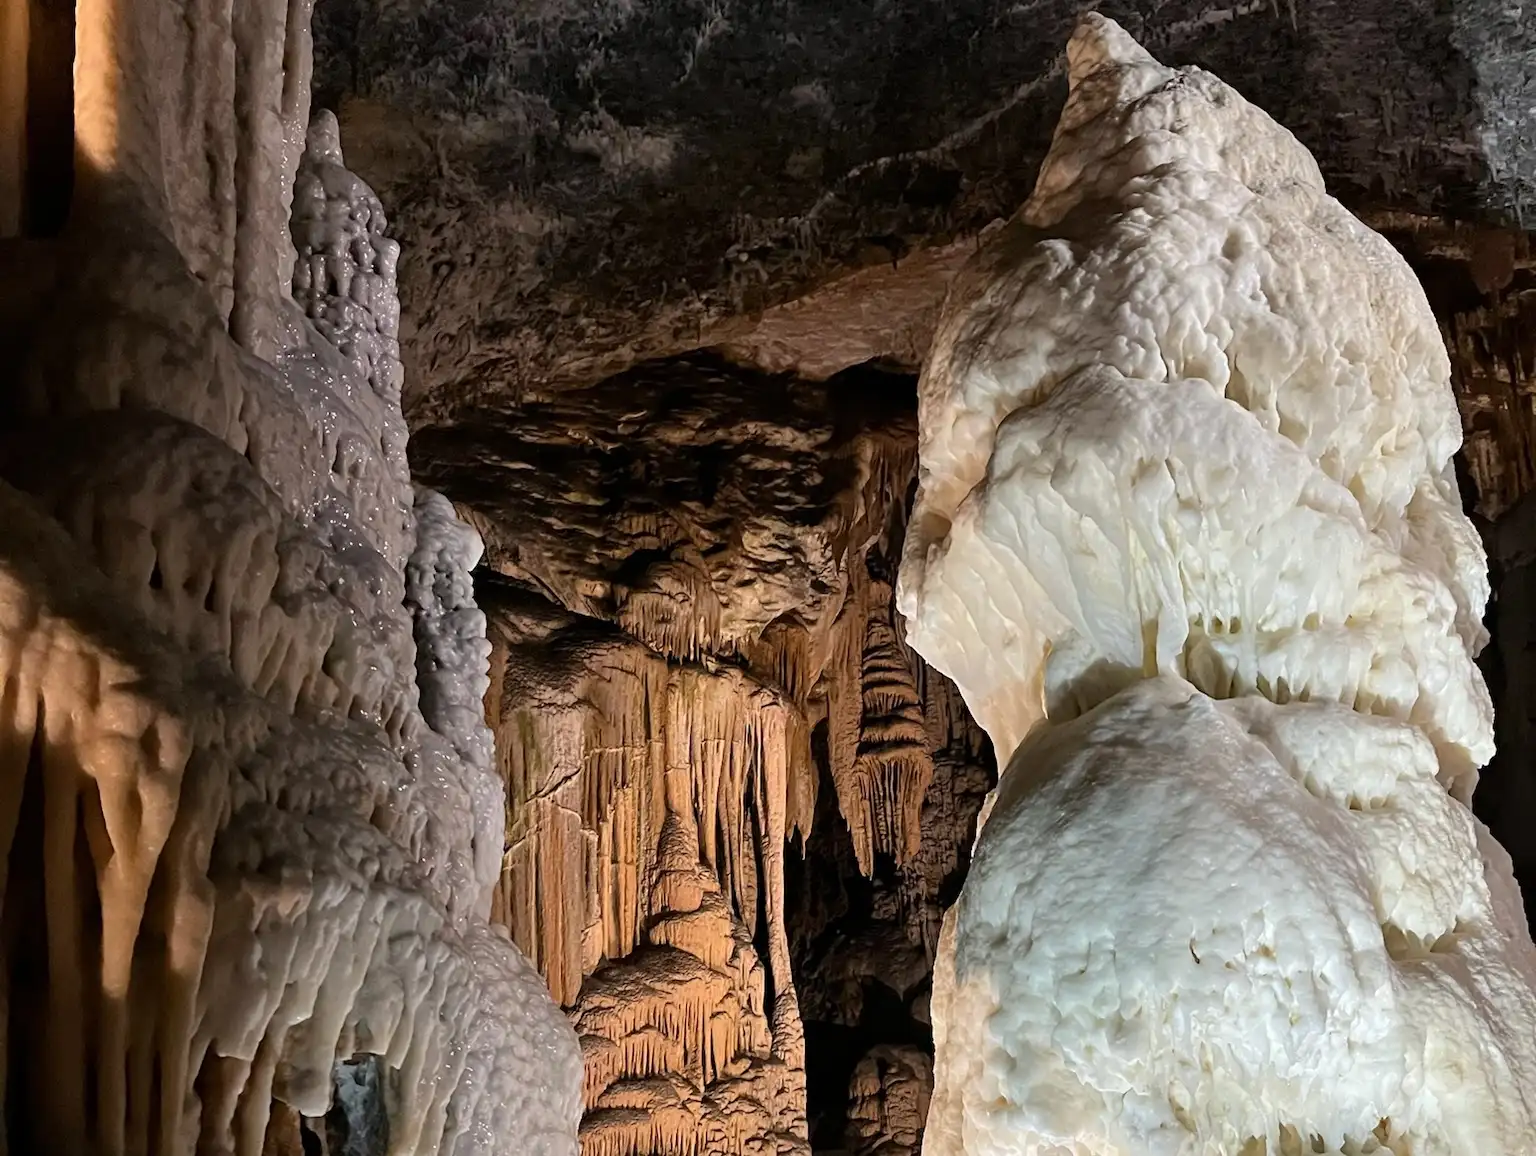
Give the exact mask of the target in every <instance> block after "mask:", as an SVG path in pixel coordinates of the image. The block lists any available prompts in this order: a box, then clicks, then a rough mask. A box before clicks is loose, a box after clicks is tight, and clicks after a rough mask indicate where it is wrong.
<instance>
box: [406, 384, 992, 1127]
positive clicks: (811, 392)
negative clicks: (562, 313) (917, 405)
mask: <svg viewBox="0 0 1536 1156" xmlns="http://www.w3.org/2000/svg"><path fill="white" fill-rule="evenodd" d="M912 401H913V399H912V394H911V381H910V379H909V378H905V377H902V376H900V375H893V374H889V373H884V372H881V371H878V370H875V369H863V370H858V371H855V372H852V373H849V374H845V375H843V376H841V377H840V378H837V379H835V380H833V381H832V382H829V383H824V384H818V383H813V382H808V381H802V380H798V379H796V378H794V377H792V376H787V375H777V376H772V375H766V374H762V373H758V372H752V371H743V370H741V369H739V368H734V367H732V366H730V365H728V364H726V363H724V362H721V361H719V360H718V359H710V358H689V359H682V360H679V361H673V362H660V363H653V364H648V365H646V366H642V367H638V368H637V369H635V370H633V371H631V372H629V373H626V374H624V375H622V376H620V377H618V378H615V379H611V380H608V381H605V382H602V383H600V384H598V385H596V386H594V387H592V388H590V389H587V390H582V391H576V392H574V393H562V394H558V395H554V396H551V397H549V398H546V399H541V400H534V399H530V400H526V401H524V402H523V403H522V404H521V405H518V406H516V407H513V408H511V409H508V410H505V411H503V412H500V413H497V414H495V415H494V416H493V415H491V414H486V415H483V416H482V419H481V420H476V421H473V422H469V423H465V424H464V425H461V426H454V427H438V428H433V429H429V430H424V431H423V432H422V433H421V434H419V435H418V438H417V440H416V441H415V442H414V443H413V452H414V453H415V454H416V455H417V459H416V460H417V464H418V467H419V468H420V469H421V471H422V473H423V476H424V477H425V478H427V479H428V480H430V481H432V482H433V484H436V485H440V486H441V487H442V488H443V489H444V491H445V492H446V493H447V494H449V495H450V496H451V497H453V498H454V499H455V501H457V502H459V503H460V504H461V508H462V509H463V510H464V516H465V517H466V518H467V519H468V520H469V521H471V522H472V523H473V524H474V525H476V526H477V527H479V528H480V530H481V533H482V534H483V536H484V539H485V541H486V543H487V563H488V566H489V568H490V569H491V570H492V571H493V572H494V573H496V574H499V576H500V578H499V580H493V579H492V578H491V577H487V578H486V579H485V580H483V581H482V582H481V597H482V600H483V603H484V605H485V607H486V611H487V614H488V617H489V622H490V628H489V638H490V642H491V647H492V655H491V683H490V689H489V693H488V695H487V699H486V706H487V715H488V717H489V718H490V720H491V725H492V729H493V730H494V732H495V735H496V759H497V765H498V768H499V770H500V773H501V777H502V780H503V782H504V783H505V785H506V790H507V798H508V812H507V815H508V819H507V830H508V837H507V850H506V854H505V856H504V859H503V866H502V874H501V881H500V884H499V886H498V889H497V893H496V897H495V900H494V902H493V912H494V917H495V918H497V919H498V920H500V921H503V922H504V923H505V924H506V925H507V926H508V927H509V928H510V929H511V932H512V935H513V938H514V939H515V940H516V941H517V942H518V944H519V945H520V946H521V947H522V948H523V950H524V951H525V952H526V953H527V955H528V956H529V958H530V959H531V960H532V961H533V962H534V964H535V966H537V967H538V968H539V969H540V971H541V972H542V973H543V974H544V976H545V977H546V979H547V980H548V982H549V984H550V987H551V990H552V991H553V992H554V994H555V996H556V999H557V1000H558V1001H559V1002H560V1003H561V1004H562V1005H564V1006H565V1007H567V1009H568V1011H569V1014H570V1016H571V1018H572V1021H573V1022H574V1023H575V1025H576V1028H577V1031H578V1033H579V1034H580V1036H581V1040H582V1048H583V1054H584V1057H585V1061H586V1105H587V1114H586V1116H585V1119H584V1121H583V1124H582V1133H581V1134H582V1142H583V1148H584V1151H587V1152H589V1153H590V1154H592V1156H632V1154H639V1153H681V1152H690V1153H691V1152H696V1151H699V1152H703V1151H707V1152H736V1151H758V1150H769V1149H772V1150H779V1151H786V1152H788V1151H804V1150H805V1149H806V1147H807V1142H808V1138H809V1137H808V1130H807V1126H808V1121H807V1099H806V1078H807V1058H806V1048H805V1030H806V1029H805V1025H804V1019H803V1010H802V1009H803V1005H802V1000H801V997H800V994H799V986H800V982H801V980H800V977H801V976H807V977H809V981H810V982H811V983H812V984H813V987H814V991H813V997H814V999H815V1000H816V1001H817V1007H816V1015H817V1016H818V1017H821V1016H825V1015H834V1016H835V1015H836V1014H838V1013H837V1012H836V1011H833V1010H831V1009H832V1008H833V1007H834V1005H835V1003H836V1000H833V1001H831V1002H829V1001H828V1000H827V998H826V988H825V987H824V986H823V985H824V983H825V980H824V973H822V972H820V971H816V970H811V969H806V968H804V967H803V966H802V965H803V964H804V963H805V962H806V958H807V957H806V940H807V938H808V937H809V936H812V935H815V934H819V933H821V932H823V931H824V930H826V928H827V922H826V921H821V922H817V920H816V918H815V917H814V916H812V917H811V919H810V922H807V918H806V915H805V911H804V906H805V903H806V902H807V899H806V891H805V880H806V879H807V878H808V877H810V876H811V875H814V876H816V878H817V879H818V880H819V879H820V877H821V875H822V873H823V872H828V871H829V872H831V873H832V877H833V878H834V879H836V878H838V875H837V872H838V871H841V870H844V869H845V870H846V871H847V873H848V874H849V876H850V877H851V878H850V880H849V883H850V885H853V886H858V884H856V883H853V880H861V881H865V882H867V881H868V877H870V876H875V877H876V878H877V879H879V880H880V882H879V884H878V886H879V887H880V888H881V889H882V892H883V893H884V894H886V896H887V899H886V901H885V902H884V905H883V907H882V910H881V911H880V913H879V915H878V918H879V919H880V920H883V921H885V922H886V923H887V924H889V926H890V927H891V929H892V930H893V932H894V935H895V937H896V939H897V940H899V941H901V942H903V943H905V944H907V950H908V951H909V952H914V953H915V954H914V956H913V958H914V959H915V960H916V961H917V963H916V973H917V977H918V979H917V982H918V985H919V986H920V985H921V977H922V975H924V974H925V973H926V970H927V963H926V955H925V952H926V950H928V948H931V944H932V942H933V940H934V939H936V935H937V919H938V906H939V902H940V890H941V882H942V879H943V878H945V877H947V875H948V874H950V873H952V872H953V870H954V864H953V863H952V862H950V861H949V859H947V858H946V856H949V857H951V858H952V857H955V856H957V855H963V854H964V850H965V849H966V848H968V843H969V835H968V833H965V832H963V828H964V827H965V823H966V818H965V816H963V815H959V814H952V813H951V812H958V811H963V810H964V809H965V808H964V804H957V805H956V806H953V807H951V808H950V809H949V810H946V809H944V807H943V804H942V802H941V803H940V804H939V805H938V806H937V809H936V808H935V806H934V805H932V803H933V800H935V799H936V798H942V799H943V800H949V801H951V802H954V800H953V799H952V797H951V793H950V792H947V791H940V792H935V791H934V790H932V789H931V788H930V781H931V780H935V775H936V773H937V780H936V781H939V782H941V783H944V784H947V783H949V782H950V781H951V779H954V778H955V777H956V776H957V774H959V772H958V771H957V767H958V765H959V764H961V763H966V762H971V763H976V764H982V763H983V761H984V755H983V752H982V750H981V747H982V745H983V743H982V740H981V739H980V737H979V734H978V732H976V731H975V730H974V728H971V727H969V725H968V719H967V718H966V717H965V716H964V712H963V708H961V707H959V704H958V699H957V698H956V697H955V696H954V693H953V690H952V688H949V687H948V684H947V683H945V682H944V680H942V679H941V678H939V677H938V676H937V675H934V674H933V673H932V672H930V671H927V670H926V669H925V668H923V666H922V664H921V662H920V661H918V660H917V659H916V656H915V655H913V654H912V653H911V651H910V650H908V649H907V648H906V646H905V645H904V642H903V640H902V637H901V633H900V626H899V622H898V620H897V619H896V618H895V617H894V610H893V605H892V602H893V593H892V587H891V577H892V575H891V564H892V563H891V560H892V559H893V558H894V557H895V556H896V554H897V552H898V551H899V549H900V543H901V537H902V534H903V532H904V522H905V508H906V499H907V493H908V491H909V488H910V484H911V479H912V470H913V450H914V448H915V429H914V426H913V422H912V416H913V414H912ZM469 463H473V464H472V465H471V464H469ZM981 775H982V777H983V778H985V777H986V771H985V770H984V769H983V770H982V771H981ZM823 787H824V791H823ZM984 789H985V786H983V787H982V790H984ZM972 794H973V804H974V805H972V806H971V808H970V811H969V815H970V817H972V818H973V817H974V812H975V806H977V805H979V802H980V793H979V792H973V793H972ZM925 798H927V799H928V800H929V801H930V805H929V806H927V807H925V805H924V800H925ZM945 823H953V824H954V825H955V827H956V828H957V829H962V833H960V834H958V835H951V834H950V833H949V832H948V831H935V827H936V826H942V825H943V824H945ZM813 824H815V826H813ZM818 828H819V829H820V830H822V831H823V832H830V833H831V837H832V838H833V839H834V840H838V841H840V842H839V845H840V846H841V845H845V846H846V848H847V852H848V853H847V857H846V860H844V861H843V863H842V865H841V866H835V865H833V864H831V863H828V862H824V861H822V860H821V857H820V852H819V851H817V850H815V849H813V848H812V847H811V846H810V845H809V843H808V842H807V841H808V840H812V841H815V840H817V839H818V834H817V830H818ZM818 846H819V844H818ZM812 860H815V861H816V862H815V865H814V867H813V866H811V862H812ZM791 881H792V882H793V889H792V888H791ZM792 903H793V904H794V905H795V906H794V909H791V904H792ZM925 944H926V945H927V946H926V947H925ZM854 966H862V967H863V968H864V969H865V970H866V972H869V973H871V974H873V972H874V971H875V970H877V969H878V962H877V960H876V959H875V958H874V956H870V957H869V958H867V959H865V960H864V961H863V963H862V965H859V964H854ZM854 1014H855V1018H857V1011H855V1013H854ZM877 1038H878V1037H877ZM843 1083H844V1084H845V1085H846V1076H844V1077H843ZM839 1127H841V1119H839Z"/></svg>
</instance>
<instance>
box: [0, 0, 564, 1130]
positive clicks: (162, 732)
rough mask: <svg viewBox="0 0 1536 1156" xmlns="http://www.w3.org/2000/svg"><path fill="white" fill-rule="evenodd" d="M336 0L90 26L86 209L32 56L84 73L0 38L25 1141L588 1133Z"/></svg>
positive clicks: (9, 717) (467, 544)
mask: <svg viewBox="0 0 1536 1156" xmlns="http://www.w3.org/2000/svg"><path fill="white" fill-rule="evenodd" d="M20 7H21V8H22V9H23V10H24V11H25V10H26V9H27V8H28V6H26V5H22V6H20ZM32 7H33V9H34V11H35V9H36V6H32ZM308 7H309V6H308V4H305V3H287V2H286V0H282V2H258V3H250V4H242V5H236V6H235V8H234V9H233V10H230V9H229V8H228V7H227V6H226V7H225V8H224V9H223V10H222V11H221V10H220V9H219V8H218V6H217V5H208V4H204V3H201V2H199V0H185V2H181V0H177V2H175V3H163V2H160V0H154V2H151V0H92V2H83V3H80V4H78V5H76V6H75V34H76V35H75V45H74V59H73V62H72V63H73V76H74V86H75V87H74V118H73V119H74V132H75V136H74V147H75V150H76V164H75V171H74V180H73V189H72V196H71V190H70V188H69V187H68V186H67V184H66V185H65V186H63V187H53V188H39V187H37V186H36V185H35V183H33V182H35V181H36V179H37V173H36V172H34V171H33V170H31V169H29V168H27V167H26V166H25V165H22V164H19V163H17V162H16V161H15V159H14V158H15V156H16V155H17V154H16V151H15V149H14V147H13V146H15V145H16V141H15V139H14V135H13V133H12V129H13V127H14V123H15V119H16V118H15V106H14V102H15V101H16V100H21V101H23V102H26V101H29V100H32V99H33V98H34V97H37V98H39V99H40V98H41V94H37V93H34V92H32V91H30V90H28V89H26V86H25V85H18V82H17V75H18V74H17V73H15V72H13V71H11V68H10V66H11V64H12V63H13V61H14V60H15V59H17V58H25V57H26V56H27V55H28V54H32V55H33V57H34V59H33V60H32V62H31V63H32V67H28V68H26V69H23V71H22V72H21V73H20V75H21V76H23V77H29V76H35V75H38V74H44V73H48V72H49V71H50V69H49V68H45V67H43V65H45V64H47V65H51V66H52V71H53V72H57V70H58V69H63V70H64V73H65V74H68V73H69V71H70V67H71V61H70V59H69V58H68V55H67V54H65V55H64V57H63V58H62V59H51V58H47V59H44V58H38V57H37V56H36V54H37V53H39V52H44V51H47V50H51V49H56V48H57V47H58V45H57V43H55V42H54V41H51V40H47V39H46V38H43V39H39V38H37V37H18V36H16V35H13V33H14V32H15V29H14V28H12V27H11V26H10V25H9V24H7V26H6V28H5V31H4V33H3V34H0V49H3V53H0V55H3V57H4V59H5V61H6V84H5V86H4V88H3V93H0V106H3V108H4V111H5V118H4V121H3V123H0V143H3V144H4V145H5V147H6V155H5V156H4V157H0V168H3V169H4V180H3V181H0V233H3V234H6V235H8V236H7V239H6V240H3V241H0V284H3V285H4V293H3V295H0V333H3V334H4V337H5V340H6V342H7V360H6V364H5V365H4V367H3V368H0V408H3V412H4V424H5V431H4V435H3V438H0V476H3V478H4V483H3V484H0V784H3V789H0V846H3V847H4V849H5V855H6V858H5V863H6V865H7V866H6V870H5V873H4V876H3V886H0V927H3V932H0V961H3V962H0V992H3V996H4V998H3V1000H0V1008H3V1019H0V1023H3V1034H4V1041H5V1048H4V1051H3V1053H0V1055H3V1059H4V1070H5V1072H6V1073H7V1075H6V1112H5V1116H4V1131H3V1143H0V1150H3V1151H9V1152H13V1153H25V1152H39V1151H51V1152H59V1153H63V1154H66V1156H69V1154H79V1156H110V1154H113V1153H140V1154H147V1153H160V1154H165V1156H171V1154H176V1156H183V1154H185V1153H190V1152H193V1151H196V1152H208V1153H228V1154H230V1156H242V1154H243V1156H255V1154H257V1153H260V1152H263V1151H300V1150H303V1151H309V1150H310V1145H311V1144H312V1143H314V1142H316V1141H318V1142H319V1143H320V1144H321V1145H322V1146H323V1145H324V1143H325V1138H326V1136H327V1134H328V1131H329V1130H330V1126H329V1125H328V1124H327V1123H326V1122H325V1119H324V1118H325V1117H326V1116H327V1115H328V1114H330V1115H331V1116H332V1117H333V1118H336V1117H339V1118H340V1119H341V1126H343V1127H344V1129H346V1130H349V1131H350V1132H351V1133H352V1134H353V1135H358V1134H360V1133H361V1131H362V1130H366V1129H370V1128H371V1129H374V1131H375V1133H376V1134H377V1136H378V1144H377V1145H376V1150H378V1151H386V1152H389V1153H391V1154H401V1156H403V1154H406V1153H442V1154H445V1156H446V1154H449V1153H463V1154H467V1153H493V1152H509V1153H510V1152H518V1153H528V1152H540V1153H546V1154H548V1156H556V1154H561V1153H570V1152H574V1151H575V1149H576V1135H575V1130H576V1124H577V1120H578V1115H579V1105H580V1057H579V1053H578V1046H577V1042H576V1040H575V1037H574V1035H573V1033H572V1032H571V1030H570V1028H569V1026H568V1024H567V1023H566V1021H565V1020H564V1019H563V1017H561V1016H560V1014H559V1011H558V1009H557V1007H556V1006H555V1004H554V1003H553V1001H552V1000H551V999H550V997H549V995H548V993H547V992H546V991H545V989H544V986H543V984H542V983H541V982H540V979H539V977H538V974H537V973H536V972H535V971H534V970H533V969H532V968H531V967H530V966H529V965H528V963H527V962H526V960H525V959H524V958H523V957H522V956H521V954H520V953H519V952H518V950H517V949H516V947H515V946H514V945H513V944H512V943H511V942H510V941H509V939H508V938H507V936H506V935H505V933H504V932H503V931H501V930H500V929H498V928H497V927H495V926H494V925H493V924H492V923H490V921H489V919H488V916H489V911H490V903H491V896H492V891H493V889H494V887H495V885H496V882H497V878H498V873H499V870H500V862H501V851H502V835H503V829H502V824H503V815H504V806H503V802H502V800H503V791H502V786H501V782H500V780H499V779H498V777H497V776H496V774H495V768H494V761H493V754H492V740H491V735H490V732H489V730H488V729H487V727H486V726H485V723H484V720H483V716H482V714H481V700H482V697H483V695H484V692H485V687H486V660H487V656H488V652H489V644H488V642H487V641H486V637H485V619H484V616H483V615H482V614H481V613H480V612H479V611H478V609H476V607H475V603H474V600H473V590H472V586H471V583H470V580H469V571H470V569H472V568H473V567H474V566H475V564H476V562H477V560H478V558H479V555H480V550H481V546H480V542H479V540H478V538H477V536H476V535H475V533H474V532H473V531H472V530H470V529H469V528H468V527H467V526H465V525H464V524H462V523H461V522H459V520H458V519H457V517H456V516H455V515H454V512H453V509H452V506H451V505H450V504H449V503H448V502H446V501H445V500H444V499H442V498H441V497H439V496H437V495H435V494H433V493H432V492H430V491H427V490H419V489H413V486H412V483H411V479H410V476H409V472H408V469H407V466H406V460H405V427H404V422H403V420H402V417H401V413H400V389H401V380H400V362H399V356H398V345H397V338H398V324H399V312H398V302H397V300H396V297H395V289H394V268H395V261H396V258H397V255H398V249H397V247H396V246H395V244H394V242H393V241H391V240H389V239H388V236H387V234H386V223H385V219H384V215H383V213H382V210H381V207H380V205H379V203H378V201H377V199H376V198H374V197H373V196H372V194H371V193H370V192H369V191H368V190H367V187H366V186H365V185H363V184H362V183H361V182H360V181H359V180H357V179H356V178H355V177H353V176H351V175H350V174H349V173H348V172H347V171H346V169H345V167H344V165H343V161H342V156H341V151H340V144H339V141H338V139H337V132H336V126H335V122H334V120H333V119H332V118H330V117H329V115H328V114H325V113H321V114H319V115H318V116H317V117H316V118H315V119H314V121H313V122H312V123H311V121H310V116H309V107H308V105H309V95H308V84H309V77H308V67H309V48H308V23H307V21H308ZM16 8H17V6H16V5H9V6H7V8H6V18H7V20H10V18H11V17H12V15H13V14H14V13H15V11H16ZM32 18H33V19H35V16H33V17H32ZM29 83H30V82H29ZM18 87H20V88H21V89H22V91H20V92H19V93H17V92H16V91H13V90H15V89H17V88H18ZM306 126H307V132H306ZM35 129H36V126H35V125H33V126H32V128H31V129H29V130H28V131H29V132H35ZM60 131H62V132H65V133H66V134H67V132H68V127H67V121H63V122H61V124H60ZM32 143H34V142H32V141H31V140H30V139H29V141H28V146H29V147H30V145H31V144H32ZM65 144H66V147H67V144H68V142H67V141H66V142H65ZM23 152H25V150H23ZM18 190H19V192H18ZM50 194H51V195H56V196H59V197H66V196H71V199H70V200H69V206H68V222H67V225H66V227H65V228H64V230H63V232H62V233H61V234H60V235H58V236H52V237H45V236H40V235H35V234H34V235H28V234H29V230H30V227H31V222H30V221H29V220H28V219H27V218H26V216H25V214H22V215H20V216H18V214H17V213H16V212H15V210H14V205H15V203H16V200H17V198H18V197H20V198H21V199H23V200H26V201H28V202H29V203H30V202H31V201H35V200H36V198H37V197H38V196H40V195H50ZM290 212H291V218H292V222H293V232H292V235H291V237H290V224H289V222H290ZM7 213H8V214H9V215H8V216H7V215H6V214H7ZM301 1133H307V1136H306V1135H301Z"/></svg>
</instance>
